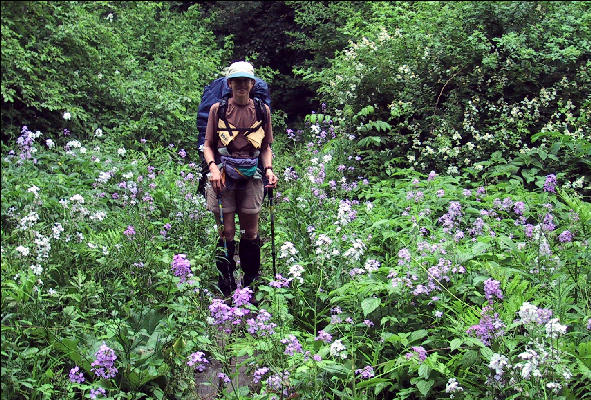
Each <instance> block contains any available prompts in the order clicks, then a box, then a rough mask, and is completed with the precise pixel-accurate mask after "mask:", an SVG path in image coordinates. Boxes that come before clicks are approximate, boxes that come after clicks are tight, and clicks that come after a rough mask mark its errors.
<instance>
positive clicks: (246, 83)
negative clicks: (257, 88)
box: [228, 78, 254, 96]
mask: <svg viewBox="0 0 591 400" xmlns="http://www.w3.org/2000/svg"><path fill="white" fill-rule="evenodd" d="M228 86H230V89H232V93H233V94H234V95H238V96H244V95H246V96H248V94H249V93H250V91H251V90H252V88H253V86H254V80H252V79H250V78H232V79H228Z"/></svg>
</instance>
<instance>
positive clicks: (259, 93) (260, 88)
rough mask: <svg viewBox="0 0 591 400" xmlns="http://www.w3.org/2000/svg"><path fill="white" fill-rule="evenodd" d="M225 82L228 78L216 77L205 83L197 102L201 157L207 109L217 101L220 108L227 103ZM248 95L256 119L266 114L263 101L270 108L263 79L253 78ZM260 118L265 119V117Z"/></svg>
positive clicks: (269, 96)
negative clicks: (253, 106) (199, 100)
mask: <svg viewBox="0 0 591 400" xmlns="http://www.w3.org/2000/svg"><path fill="white" fill-rule="evenodd" d="M227 82H228V80H227V78H225V77H222V78H218V79H216V80H214V81H213V82H211V83H210V84H209V85H207V86H206V87H205V89H204V90H203V95H202V96H201V103H199V108H198V110H197V131H199V136H198V139H197V146H198V148H199V154H200V155H201V157H203V155H202V152H203V143H204V142H205V130H206V128H207V119H208V118H209V109H210V108H211V106H212V105H213V104H214V103H217V102H220V103H221V104H220V108H222V106H224V103H225V104H226V105H227V101H228V99H229V98H230V95H231V90H230V88H229V87H228V83H227ZM250 97H251V98H252V99H253V100H254V105H255V108H256V110H257V119H258V117H259V116H263V115H266V110H265V107H264V106H263V103H264V104H267V105H268V106H269V109H271V95H270V93H269V86H268V85H267V82H265V81H264V80H262V79H260V78H255V83H254V87H253V88H252V90H251V92H250ZM222 111H224V112H225V108H223V109H222ZM261 113H262V114H261ZM261 120H262V121H266V118H265V119H261Z"/></svg>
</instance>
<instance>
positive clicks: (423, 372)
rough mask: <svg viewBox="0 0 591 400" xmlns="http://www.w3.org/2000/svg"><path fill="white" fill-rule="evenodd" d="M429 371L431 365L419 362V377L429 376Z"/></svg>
mask: <svg viewBox="0 0 591 400" xmlns="http://www.w3.org/2000/svg"><path fill="white" fill-rule="evenodd" d="M430 373H431V367H429V366H428V365H427V364H425V363H423V364H421V366H420V367H419V376H420V377H421V378H425V379H427V378H429V374H430Z"/></svg>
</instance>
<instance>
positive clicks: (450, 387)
mask: <svg viewBox="0 0 591 400" xmlns="http://www.w3.org/2000/svg"><path fill="white" fill-rule="evenodd" d="M463 390H464V388H463V387H461V386H460V384H459V383H458V381H457V379H456V378H449V380H448V381H447V383H446V384H445V393H451V394H450V395H449V397H450V399H453V398H454V393H457V392H462V391H463Z"/></svg>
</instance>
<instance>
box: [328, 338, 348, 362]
mask: <svg viewBox="0 0 591 400" xmlns="http://www.w3.org/2000/svg"><path fill="white" fill-rule="evenodd" d="M330 355H331V356H332V357H335V358H336V357H340V358H342V359H345V358H347V349H346V348H345V345H344V344H343V342H341V340H340V339H338V340H335V341H334V342H333V343H332V344H331V345H330Z"/></svg>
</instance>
